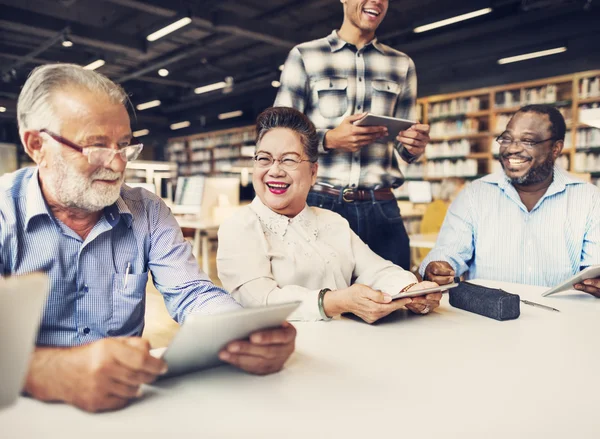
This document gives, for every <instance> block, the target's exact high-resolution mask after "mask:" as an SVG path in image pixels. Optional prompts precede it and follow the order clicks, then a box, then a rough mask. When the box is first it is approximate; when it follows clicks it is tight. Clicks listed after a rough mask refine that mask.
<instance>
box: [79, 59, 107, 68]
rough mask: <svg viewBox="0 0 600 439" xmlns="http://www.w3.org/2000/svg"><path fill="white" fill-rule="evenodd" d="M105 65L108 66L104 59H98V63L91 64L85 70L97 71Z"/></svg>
mask: <svg viewBox="0 0 600 439" xmlns="http://www.w3.org/2000/svg"><path fill="white" fill-rule="evenodd" d="M104 64H106V62H105V61H104V60H103V59H97V60H96V61H94V62H91V63H89V64H88V65H87V66H84V67H83V68H84V69H86V70H96V69H98V68H100V67H102V66H103V65H104Z"/></svg>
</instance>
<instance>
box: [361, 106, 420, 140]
mask: <svg viewBox="0 0 600 439" xmlns="http://www.w3.org/2000/svg"><path fill="white" fill-rule="evenodd" d="M416 123H417V122H413V121H412V120H406V119H399V118H396V117H388V116H377V115H375V114H371V113H367V114H366V115H365V116H364V117H363V118H362V119H359V120H357V121H356V122H354V125H358V126H385V127H387V129H388V136H387V137H384V138H382V139H380V140H382V141H385V142H393V141H395V140H396V137H397V136H398V133H400V131H404V130H407V129H409V128H410V127H411V126H413V125H414V124H416Z"/></svg>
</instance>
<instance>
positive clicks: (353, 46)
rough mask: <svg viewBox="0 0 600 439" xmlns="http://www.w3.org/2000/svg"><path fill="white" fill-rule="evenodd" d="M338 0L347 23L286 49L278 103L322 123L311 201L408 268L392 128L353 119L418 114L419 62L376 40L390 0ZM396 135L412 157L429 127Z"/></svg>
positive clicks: (424, 140) (421, 149) (422, 144)
mask: <svg viewBox="0 0 600 439" xmlns="http://www.w3.org/2000/svg"><path fill="white" fill-rule="evenodd" d="M340 1H341V3H342V4H343V7H344V22H343V24H342V27H341V29H340V30H339V31H336V30H334V31H333V32H332V33H331V34H330V35H329V36H327V37H325V38H321V39H318V40H314V41H309V42H307V43H303V44H300V45H298V46H296V47H294V48H293V49H292V51H291V52H290V54H289V55H288V58H287V60H286V62H285V66H284V69H283V73H282V75H281V87H280V89H279V93H278V95H277V98H276V99H275V106H287V107H294V108H296V109H298V110H300V111H302V112H304V113H305V114H306V115H307V116H308V117H309V118H310V119H311V120H312V122H313V123H314V124H315V126H316V127H317V132H318V134H319V138H320V146H319V149H320V153H321V157H320V160H319V165H320V166H319V174H318V180H317V184H315V185H314V187H313V189H312V190H311V192H310V193H309V195H308V204H309V205H311V206H318V207H322V208H325V209H330V210H333V211H335V212H337V213H339V214H340V215H342V216H343V217H344V218H346V219H347V220H348V222H349V223H350V226H351V228H352V230H354V232H355V233H356V234H358V235H359V236H360V237H361V239H362V240H363V241H364V242H366V243H367V244H368V245H369V246H370V247H371V249H372V250H373V251H374V252H376V253H377V254H379V255H380V256H382V257H383V258H385V259H388V260H390V261H392V262H394V263H395V264H397V265H400V266H402V267H403V268H405V269H409V268H410V249H409V241H408V235H407V233H406V230H405V228H404V224H403V222H402V218H401V217H400V210H399V209H398V204H397V202H396V199H395V197H394V195H393V193H392V191H391V188H394V187H398V186H400V185H401V184H402V182H403V177H402V174H401V173H400V172H399V169H397V168H396V169H393V168H392V154H391V153H390V150H389V148H388V144H387V143H386V142H384V141H382V140H381V139H382V138H383V137H385V136H387V130H386V128H385V127H382V126H369V127H367V126H364V127H359V126H355V125H354V124H353V122H355V121H357V120H358V119H360V118H361V117H363V116H364V114H365V113H366V112H369V113H372V114H376V115H380V116H393V117H399V118H403V119H410V120H415V117H416V111H415V101H416V95H417V78H416V73H415V66H414V63H413V61H412V60H411V59H410V58H409V57H408V56H407V55H405V54H404V53H402V52H399V51H397V50H395V49H392V48H391V47H388V46H386V45H384V44H381V43H380V42H378V41H377V39H376V38H375V31H376V30H377V27H378V26H379V24H380V23H381V22H382V21H383V18H384V17H385V14H386V12H387V9H388V0H340ZM396 140H397V142H398V143H396V144H395V145H394V147H395V148H396V150H397V151H398V152H399V153H400V155H401V156H402V157H403V159H404V160H405V161H407V162H409V163H410V162H412V161H414V160H416V159H418V158H419V157H420V156H421V155H422V154H423V152H424V150H425V146H426V145H427V143H428V142H429V125H423V124H418V123H417V124H415V125H413V126H412V127H411V128H410V129H408V130H406V131H403V132H401V133H400V134H399V135H398V137H397V138H396Z"/></svg>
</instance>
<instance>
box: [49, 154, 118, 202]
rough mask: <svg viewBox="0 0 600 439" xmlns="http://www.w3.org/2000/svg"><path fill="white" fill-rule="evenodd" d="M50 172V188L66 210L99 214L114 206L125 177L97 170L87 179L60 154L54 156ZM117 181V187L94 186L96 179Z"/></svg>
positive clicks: (103, 169) (102, 169)
mask: <svg viewBox="0 0 600 439" xmlns="http://www.w3.org/2000/svg"><path fill="white" fill-rule="evenodd" d="M53 168H54V169H53V172H52V173H51V174H50V175H49V177H50V178H49V181H48V180H47V182H48V183H49V185H48V186H49V189H50V190H51V192H52V194H53V195H54V197H56V200H57V201H58V202H59V203H60V204H62V205H63V206H65V207H70V208H75V209H80V210H83V211H86V212H98V211H100V210H102V209H104V208H105V207H107V206H110V205H112V204H114V203H115V202H116V201H117V199H118V198H119V194H120V191H121V185H122V183H123V179H124V176H125V174H124V173H122V174H119V173H118V172H113V171H111V170H109V169H106V168H102V167H101V168H98V169H97V170H96V171H95V172H94V173H93V174H92V175H90V176H89V177H86V176H84V175H82V174H80V173H79V172H78V171H77V170H76V169H75V168H74V167H73V166H71V165H70V164H69V163H68V162H67V161H66V160H65V159H64V158H63V157H62V156H61V155H60V154H56V155H55V160H54V163H53ZM114 179H119V180H120V183H121V184H119V185H116V186H107V185H102V186H101V187H99V185H96V186H94V185H93V182H94V181H95V180H114Z"/></svg>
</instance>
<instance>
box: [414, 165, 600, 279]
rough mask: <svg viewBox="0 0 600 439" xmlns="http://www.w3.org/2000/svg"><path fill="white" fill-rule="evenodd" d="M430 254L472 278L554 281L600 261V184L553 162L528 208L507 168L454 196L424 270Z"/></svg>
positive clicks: (430, 257) (423, 264)
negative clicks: (544, 185) (550, 177)
mask: <svg viewBox="0 0 600 439" xmlns="http://www.w3.org/2000/svg"><path fill="white" fill-rule="evenodd" d="M431 261H447V262H448V263H450V265H452V267H453V268H454V270H455V271H456V273H457V275H461V274H463V273H465V272H466V271H467V270H468V276H467V277H468V278H471V279H473V278H480V279H490V280H500V281H506V282H515V283H521V284H530V285H540V286H547V287H550V286H553V285H556V284H558V283H560V282H563V281H564V280H566V279H568V278H569V277H570V276H572V275H573V274H575V273H577V272H578V271H579V270H581V269H583V268H585V267H588V266H590V265H596V264H600V190H599V189H598V188H597V187H596V186H594V185H591V184H588V183H584V182H582V181H579V180H575V179H574V178H573V177H572V176H570V175H569V174H568V173H567V172H565V171H564V170H562V169H561V168H560V167H558V166H555V167H554V180H553V182H552V184H551V185H550V187H548V190H547V191H546V193H545V194H544V196H543V197H542V198H541V199H540V200H539V201H538V202H537V204H536V205H535V206H534V208H533V209H532V210H531V212H529V211H527V208H526V207H525V205H524V204H523V202H522V201H521V199H520V198H519V194H518V193H517V191H516V189H515V188H514V186H513V185H512V184H511V183H510V180H509V179H508V178H507V177H506V175H505V174H504V172H503V171H500V172H498V173H495V174H491V175H488V176H486V177H484V178H482V179H480V180H477V181H474V182H473V183H472V184H471V185H470V186H468V187H467V188H466V189H464V190H463V191H462V192H461V193H460V194H459V195H458V197H457V198H456V200H455V201H454V202H453V203H452V205H451V206H450V209H449V210H448V213H447V214H446V219H445V220H444V224H443V225H442V229H441V231H440V234H439V237H438V240H437V242H436V245H435V248H434V249H433V250H432V251H431V252H430V253H429V254H428V255H427V257H426V258H425V260H424V261H423V263H422V264H421V268H420V272H421V275H423V273H424V271H425V268H426V267H427V265H428V264H429V263H430V262H431Z"/></svg>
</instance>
